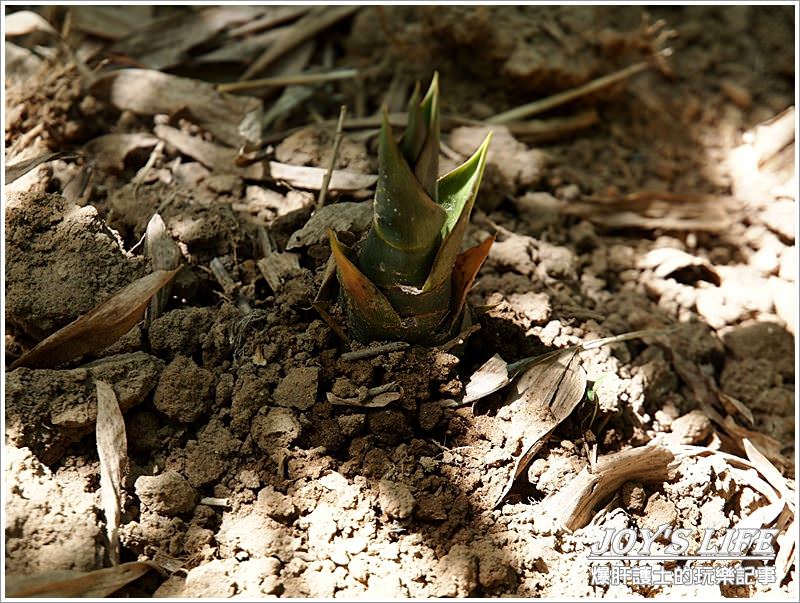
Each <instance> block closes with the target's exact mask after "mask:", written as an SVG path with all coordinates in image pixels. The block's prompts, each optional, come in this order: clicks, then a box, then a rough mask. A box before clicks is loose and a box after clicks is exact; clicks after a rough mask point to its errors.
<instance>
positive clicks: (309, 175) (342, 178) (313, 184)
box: [247, 161, 378, 209]
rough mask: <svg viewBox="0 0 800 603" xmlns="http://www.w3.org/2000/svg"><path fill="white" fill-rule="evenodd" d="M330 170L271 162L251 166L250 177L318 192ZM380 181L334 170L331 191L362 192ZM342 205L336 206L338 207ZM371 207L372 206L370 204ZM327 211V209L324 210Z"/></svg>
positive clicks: (329, 186)
mask: <svg viewBox="0 0 800 603" xmlns="http://www.w3.org/2000/svg"><path fill="white" fill-rule="evenodd" d="M327 171H328V170H326V169H323V168H318V167H311V166H306V165H291V164H288V163H278V162H277V161H270V162H269V163H268V164H264V163H257V164H254V165H252V166H250V169H249V170H248V172H247V174H248V177H251V178H255V179H258V180H275V181H277V182H285V183H286V184H288V185H289V186H292V187H294V188H304V189H308V190H315V191H318V190H320V189H321V188H322V182H323V180H324V179H325V174H326V173H327ZM377 181H378V176H376V175H374V174H358V173H356V172H348V171H347V170H333V173H332V174H331V181H330V183H329V184H328V190H329V191H360V190H363V189H366V188H371V187H372V186H374V185H375V183H376V182H377ZM339 205H341V204H338V205H335V206H334V207H338V206H339ZM370 205H372V204H371V203H370ZM323 209H325V208H323Z"/></svg>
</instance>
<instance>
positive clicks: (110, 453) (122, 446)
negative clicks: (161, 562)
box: [95, 381, 128, 565]
mask: <svg viewBox="0 0 800 603" xmlns="http://www.w3.org/2000/svg"><path fill="white" fill-rule="evenodd" d="M95 386H96V387H97V428H96V430H95V437H96V438H97V456H98V457H99V458H100V499H101V501H102V505H103V515H104V516H105V518H106V535H107V536H108V556H109V558H110V559H111V564H112V565H119V524H120V519H121V517H122V508H123V492H122V485H123V480H124V479H125V473H126V470H127V466H128V440H127V438H126V435H125V421H124V419H123V418H122V411H121V410H120V408H119V402H117V395H116V394H115V393H114V390H113V388H112V387H111V386H110V385H109V384H108V383H103V382H102V381H97V382H96V383H95Z"/></svg>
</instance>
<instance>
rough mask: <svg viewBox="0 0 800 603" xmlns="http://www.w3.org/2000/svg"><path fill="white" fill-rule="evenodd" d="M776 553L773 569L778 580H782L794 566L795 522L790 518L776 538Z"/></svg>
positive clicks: (795, 550) (795, 553)
mask: <svg viewBox="0 0 800 603" xmlns="http://www.w3.org/2000/svg"><path fill="white" fill-rule="evenodd" d="M777 541H778V554H777V555H776V556H775V570H776V574H777V577H778V582H779V583H780V582H782V581H783V579H784V578H785V577H786V575H787V574H788V573H789V572H790V571H791V570H792V567H793V566H794V567H796V565H795V564H796V557H797V522H796V520H795V519H794V518H792V520H791V522H790V523H789V525H788V526H786V528H785V530H784V532H783V533H782V534H780V535H779V536H778V538H777Z"/></svg>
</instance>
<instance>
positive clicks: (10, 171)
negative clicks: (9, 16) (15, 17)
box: [5, 13, 77, 184]
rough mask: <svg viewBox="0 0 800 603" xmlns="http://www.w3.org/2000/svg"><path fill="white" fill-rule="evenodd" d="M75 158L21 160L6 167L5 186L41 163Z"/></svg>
mask: <svg viewBox="0 0 800 603" xmlns="http://www.w3.org/2000/svg"><path fill="white" fill-rule="evenodd" d="M15 14H17V13H15ZM75 157H77V155H76V154H75V153H67V152H66V151H56V152H55V153H44V154H43V155H37V156H36V157H31V158H30V159H23V160H22V161H18V162H17V163H13V164H11V165H7V166H6V169H5V174H6V184H11V183H12V182H14V180H18V179H19V178H22V177H23V176H24V175H25V174H27V173H28V172H30V171H31V170H32V169H34V168H35V167H38V166H40V165H42V164H43V163H47V162H48V161H53V160H54V159H65V158H70V159H72V158H75Z"/></svg>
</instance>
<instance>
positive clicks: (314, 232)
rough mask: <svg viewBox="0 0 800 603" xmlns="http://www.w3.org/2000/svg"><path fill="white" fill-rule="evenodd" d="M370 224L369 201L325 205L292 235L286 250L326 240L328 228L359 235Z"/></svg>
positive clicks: (370, 208)
mask: <svg viewBox="0 0 800 603" xmlns="http://www.w3.org/2000/svg"><path fill="white" fill-rule="evenodd" d="M334 173H335V172H334ZM332 181H333V180H331V182H332ZM371 222H372V202H371V201H363V202H360V203H354V202H350V201H345V202H342V203H335V204H333V205H326V206H324V207H322V208H320V209H318V210H317V211H315V212H314V215H312V216H311V218H309V220H308V222H306V223H305V225H304V226H303V228H301V229H300V230H297V231H295V232H293V233H292V236H291V237H289V242H288V243H287V244H286V249H297V248H298V247H305V246H308V245H313V244H315V243H320V242H322V241H323V240H325V239H326V238H327V234H326V232H327V229H329V228H330V229H331V230H332V231H334V232H342V231H345V230H349V231H351V232H353V233H360V232H363V231H365V230H366V229H367V228H369V225H370V223H371Z"/></svg>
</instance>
